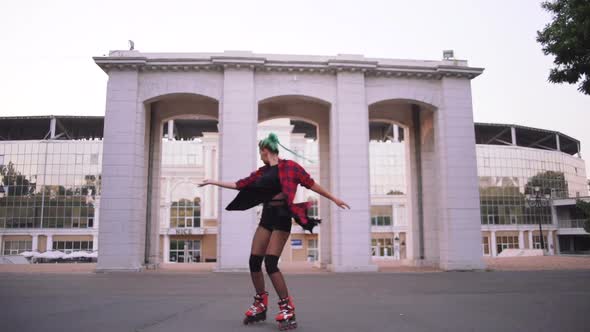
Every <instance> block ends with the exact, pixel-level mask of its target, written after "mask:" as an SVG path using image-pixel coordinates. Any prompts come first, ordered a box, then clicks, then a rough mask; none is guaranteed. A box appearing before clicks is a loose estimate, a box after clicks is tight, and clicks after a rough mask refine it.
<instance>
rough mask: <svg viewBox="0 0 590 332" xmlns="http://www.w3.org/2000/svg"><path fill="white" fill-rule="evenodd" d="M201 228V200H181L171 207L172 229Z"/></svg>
mask: <svg viewBox="0 0 590 332" xmlns="http://www.w3.org/2000/svg"><path fill="white" fill-rule="evenodd" d="M185 227H189V228H190V227H201V200H200V198H198V197H196V198H194V199H193V200H192V201H191V200H188V199H184V198H183V199H180V200H179V201H178V202H172V205H171V206H170V228H185Z"/></svg>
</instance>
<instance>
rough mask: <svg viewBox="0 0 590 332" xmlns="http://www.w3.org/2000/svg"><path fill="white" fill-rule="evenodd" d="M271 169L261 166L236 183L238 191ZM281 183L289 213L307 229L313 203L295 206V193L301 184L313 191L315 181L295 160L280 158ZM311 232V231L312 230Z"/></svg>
mask: <svg viewBox="0 0 590 332" xmlns="http://www.w3.org/2000/svg"><path fill="white" fill-rule="evenodd" d="M268 167H270V166H268V165H264V166H261V167H260V168H258V169H257V170H256V171H254V172H252V173H251V174H250V175H249V176H248V177H245V178H243V179H240V180H238V181H237V182H236V187H237V189H238V190H242V188H245V187H247V186H248V185H250V184H252V183H254V182H255V181H256V179H258V178H259V177H261V176H262V175H263V174H264V172H265V171H266V169H267V168H268ZM279 181H280V182H281V187H282V190H281V191H282V192H283V193H284V194H285V196H287V205H288V208H289V211H291V213H292V214H293V217H294V218H295V221H296V222H297V223H298V224H299V225H301V226H302V227H303V228H306V225H307V224H308V222H309V220H308V217H307V209H308V208H309V207H310V205H311V202H303V203H297V204H293V200H294V199H295V193H296V192H297V185H298V184H300V185H302V186H304V187H305V188H307V189H311V187H312V186H313V185H314V183H315V181H314V180H313V179H312V178H311V176H310V175H309V174H308V173H307V172H306V171H305V169H303V167H301V165H299V164H298V163H296V162H295V161H293V160H287V159H280V158H279ZM310 231H311V230H310Z"/></svg>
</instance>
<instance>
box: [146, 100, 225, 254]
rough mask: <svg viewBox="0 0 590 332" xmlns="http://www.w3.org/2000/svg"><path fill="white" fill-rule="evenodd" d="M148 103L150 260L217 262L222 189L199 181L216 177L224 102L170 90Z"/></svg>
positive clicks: (147, 230)
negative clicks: (218, 221) (218, 212)
mask: <svg viewBox="0 0 590 332" xmlns="http://www.w3.org/2000/svg"><path fill="white" fill-rule="evenodd" d="M144 107H145V109H146V111H147V112H146V114H148V117H149V121H148V123H149V128H150V137H149V144H147V145H148V146H149V154H148V155H149V162H148V167H149V169H148V172H149V173H148V174H149V177H148V188H147V193H148V202H149V204H148V208H147V216H146V219H147V223H146V262H147V263H151V264H158V263H160V262H163V263H199V262H214V261H215V260H216V257H217V208H216V207H217V192H216V191H215V190H213V188H212V187H210V186H208V187H205V188H199V187H198V183H199V182H200V181H201V180H203V179H204V178H215V177H216V176H217V151H218V136H219V135H218V134H219V133H218V114H219V103H218V102H217V101H216V100H214V99H212V98H209V97H205V96H201V95H194V94H171V95H165V96H161V97H157V98H153V99H151V100H150V101H148V102H146V103H145V104H144Z"/></svg>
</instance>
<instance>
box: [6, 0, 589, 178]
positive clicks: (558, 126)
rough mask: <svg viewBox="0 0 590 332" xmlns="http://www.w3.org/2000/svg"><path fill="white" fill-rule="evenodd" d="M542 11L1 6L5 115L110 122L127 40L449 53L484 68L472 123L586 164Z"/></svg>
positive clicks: (423, 6) (407, 5)
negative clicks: (115, 73) (525, 130)
mask: <svg viewBox="0 0 590 332" xmlns="http://www.w3.org/2000/svg"><path fill="white" fill-rule="evenodd" d="M540 2H541V1H536V0H519V1H513V0H497V1H484V0H471V1H459V0H446V1H439V0H431V1H426V0H415V1H398V0H387V1H372V0H364V1H345V0H338V1H320V0H315V1H308V0H300V1H290V2H286V1H278V0H274V1H255V0H251V1H234V2H232V1H221V0H216V1H196V0H193V1H175V0H167V1H145V0H144V1H129V0H125V1H121V0H119V1H111V0H102V1H84V0H78V1H60V0H52V1H29V0H19V1H13V0H2V1H1V2H0V51H1V52H0V100H1V101H2V106H1V107H0V116H15V115H49V114H54V115H104V109H105V98H106V82H107V75H106V74H105V73H104V72H103V71H102V70H101V69H100V68H98V67H97V66H96V64H94V62H93V60H92V57H93V56H102V55H106V54H108V52H109V50H116V49H127V47H128V43H127V40H128V39H132V40H133V41H134V42H135V48H136V49H137V50H139V51H143V52H222V51H224V50H249V51H253V52H256V53H279V54H313V55H336V54H363V55H365V56H366V57H380V58H395V59H420V60H422V59H423V60H440V59H441V58H442V51H443V50H445V49H452V50H454V51H455V57H456V58H459V59H465V60H468V61H469V65H471V66H474V67H483V68H485V71H484V73H483V74H482V75H481V76H479V77H477V78H475V79H474V80H473V81H472V95H473V112H474V118H475V121H478V122H497V123H513V124H518V125H525V126H532V127H539V128H544V129H549V130H556V131H560V132H562V133H564V134H566V135H569V136H572V137H574V138H576V139H579V140H580V141H581V144H582V157H584V158H585V159H588V158H589V157H588V156H590V130H589V126H588V123H589V122H590V121H589V120H590V96H587V95H583V94H581V93H580V92H578V91H577V87H576V85H567V84H564V85H556V84H551V83H549V82H548V81H547V76H548V72H549V69H550V68H551V67H552V61H553V58H552V57H551V56H545V55H544V54H543V52H542V51H541V45H539V44H538V43H537V42H536V40H535V38H536V31H537V30H540V29H542V28H543V27H544V26H545V25H546V24H547V23H548V22H549V21H550V19H551V16H550V14H549V13H547V12H545V11H544V10H543V9H542V8H541V7H540ZM587 169H588V170H590V167H589V165H587ZM589 173H590V172H589Z"/></svg>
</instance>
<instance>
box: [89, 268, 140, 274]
mask: <svg viewBox="0 0 590 332" xmlns="http://www.w3.org/2000/svg"><path fill="white" fill-rule="evenodd" d="M143 270H144V268H143V267H139V268H96V269H94V273H113V272H142V271H143Z"/></svg>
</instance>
